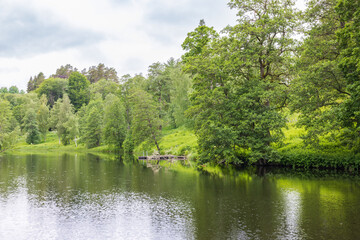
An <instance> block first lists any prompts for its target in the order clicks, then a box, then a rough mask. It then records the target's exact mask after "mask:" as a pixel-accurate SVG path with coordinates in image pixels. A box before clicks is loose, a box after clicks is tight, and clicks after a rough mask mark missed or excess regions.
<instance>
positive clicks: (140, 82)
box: [120, 74, 147, 130]
mask: <svg viewBox="0 0 360 240" xmlns="http://www.w3.org/2000/svg"><path fill="white" fill-rule="evenodd" d="M120 81H121V99H122V102H123V103H124V107H125V119H126V123H127V128H128V130H129V129H130V126H131V115H132V114H131V110H132V107H131V94H132V93H133V92H134V91H135V89H142V90H146V89H147V86H146V79H145V77H143V76H142V75H141V74H138V75H135V76H134V77H131V76H130V75H124V76H122V77H121V79H120Z"/></svg>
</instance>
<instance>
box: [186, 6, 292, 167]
mask: <svg viewBox="0 0 360 240" xmlns="http://www.w3.org/2000/svg"><path fill="white" fill-rule="evenodd" d="M293 5H294V4H293V2H292V1H288V0H280V1H260V0H245V1H237V0H232V1H230V3H229V6H230V7H231V8H233V9H237V10H238V17H239V18H238V24H237V25H235V26H233V27H227V28H226V29H225V33H226V34H224V35H223V36H222V37H218V34H217V33H216V32H215V31H214V30H213V29H212V28H209V27H206V25H205V24H204V23H200V25H199V26H198V28H196V29H195V31H194V32H192V33H189V34H188V38H187V39H186V40H185V41H184V44H183V45H182V46H183V48H184V50H187V52H186V53H185V54H184V56H183V62H184V64H185V66H184V69H185V70H186V71H187V72H189V73H190V74H192V77H193V88H194V91H193V93H192V94H191V98H190V99H191V105H192V106H191V108H190V109H189V111H188V113H189V115H190V116H192V117H194V118H195V129H196V132H197V134H198V136H199V138H198V139H199V148H200V149H199V150H200V157H201V159H202V160H203V161H216V162H239V161H240V160H239V157H240V155H242V154H244V153H245V152H249V156H248V157H249V160H250V161H251V162H254V161H258V163H260V164H262V163H265V162H266V161H268V160H269V159H270V158H271V157H272V153H273V148H272V147H271V144H272V143H274V142H277V141H279V139H280V138H281V128H282V127H283V126H284V125H285V119H284V117H283V116H282V115H281V113H280V112H279V109H281V107H283V106H285V103H286V99H287V92H288V89H287V87H286V85H287V83H288V82H289V80H290V79H291V73H290V69H291V68H290V67H291V63H292V61H291V57H292V56H293V50H294V45H295V41H294V40H293V38H292V35H293V33H294V31H295V30H296V28H297V24H298V20H297V14H296V12H295V11H294V9H293Z"/></svg>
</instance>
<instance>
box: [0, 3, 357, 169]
mask: <svg viewBox="0 0 360 240" xmlns="http://www.w3.org/2000/svg"><path fill="white" fill-rule="evenodd" d="M359 4H360V3H359V1H356V0H320V1H315V0H311V1H309V2H308V4H307V8H306V10H304V11H299V10H297V9H296V8H295V6H294V2H293V1H290V0H276V1H259V0H243V1H239V0H230V2H229V4H228V5H229V8H231V9H234V10H236V11H237V16H238V18H237V24H236V25H234V26H230V25H229V26H227V27H226V28H224V29H223V30H222V31H220V32H218V31H216V30H215V29H214V28H213V27H211V26H207V25H206V22H205V21H204V20H200V23H199V25H198V26H196V27H195V28H194V30H193V31H191V32H189V33H188V34H187V36H184V41H183V43H182V48H183V50H184V54H183V55H182V56H181V58H180V59H177V60H176V59H174V58H171V59H169V60H168V61H166V62H156V63H153V64H151V65H150V66H149V67H148V72H147V74H145V75H142V74H137V75H134V76H130V75H123V76H119V75H118V73H117V72H116V70H115V69H114V68H112V67H107V66H105V65H104V64H101V63H100V64H98V65H97V66H91V67H89V68H88V69H83V70H78V69H77V68H75V67H73V66H72V65H70V64H66V65H64V66H61V67H59V68H58V69H57V70H56V72H55V73H54V74H52V75H50V76H45V75H44V74H43V73H39V74H37V75H34V76H32V77H30V79H29V81H28V85H27V93H24V91H21V92H20V91H19V89H18V88H17V87H16V86H13V87H10V88H9V89H7V88H5V87H2V88H1V89H0V151H9V150H10V151H11V150H12V149H21V148H22V147H23V146H25V145H29V146H31V147H35V146H36V145H41V144H42V145H43V146H44V147H45V148H46V147H47V146H48V147H51V146H52V145H51V144H50V143H52V142H54V141H55V140H56V144H57V145H64V146H72V147H75V148H77V147H81V146H82V147H85V148H88V149H93V148H100V149H101V151H109V152H116V153H117V154H120V155H121V156H123V157H124V158H125V159H131V158H132V157H133V155H142V154H144V153H145V152H148V153H149V154H153V153H160V154H165V153H166V154H176V155H187V156H188V158H190V159H191V160H193V161H196V162H197V163H198V165H201V164H205V163H215V164H234V165H248V164H260V165H264V164H282V165H290V166H299V167H332V168H351V169H353V168H358V166H359V163H360V5H359ZM55 136H56V139H55ZM25 142H26V144H25ZM46 144H48V145H46Z"/></svg>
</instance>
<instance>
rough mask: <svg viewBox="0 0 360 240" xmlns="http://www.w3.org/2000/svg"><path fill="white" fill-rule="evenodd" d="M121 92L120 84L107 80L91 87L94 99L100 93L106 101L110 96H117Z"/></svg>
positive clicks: (102, 80)
mask: <svg viewBox="0 0 360 240" xmlns="http://www.w3.org/2000/svg"><path fill="white" fill-rule="evenodd" d="M119 91H120V86H119V84H117V83H115V82H112V81H110V80H106V79H101V80H100V81H98V82H96V83H93V84H91V85H90V94H91V96H93V97H94V96H95V95H96V94H97V93H100V94H101V96H102V98H103V99H105V97H106V96H107V95H108V94H114V95H117V94H118V93H119Z"/></svg>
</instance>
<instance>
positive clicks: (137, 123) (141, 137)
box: [131, 89, 162, 153]
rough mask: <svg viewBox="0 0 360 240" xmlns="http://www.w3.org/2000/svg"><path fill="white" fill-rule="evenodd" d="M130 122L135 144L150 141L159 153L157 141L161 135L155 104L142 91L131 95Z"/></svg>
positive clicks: (150, 97)
mask: <svg viewBox="0 0 360 240" xmlns="http://www.w3.org/2000/svg"><path fill="white" fill-rule="evenodd" d="M131 102H132V121H131V123H132V124H131V130H132V133H133V135H132V136H133V139H134V142H135V144H139V143H141V142H143V141H145V140H150V141H152V142H153V143H154V144H155V146H156V148H157V150H158V151H159V153H160V147H159V139H160V134H161V130H160V127H161V125H162V124H161V119H160V118H159V115H158V111H157V106H156V102H155V101H154V100H153V98H152V96H151V95H150V94H149V93H147V92H145V91H144V90H140V89H138V90H134V92H133V94H132V95H131Z"/></svg>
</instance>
